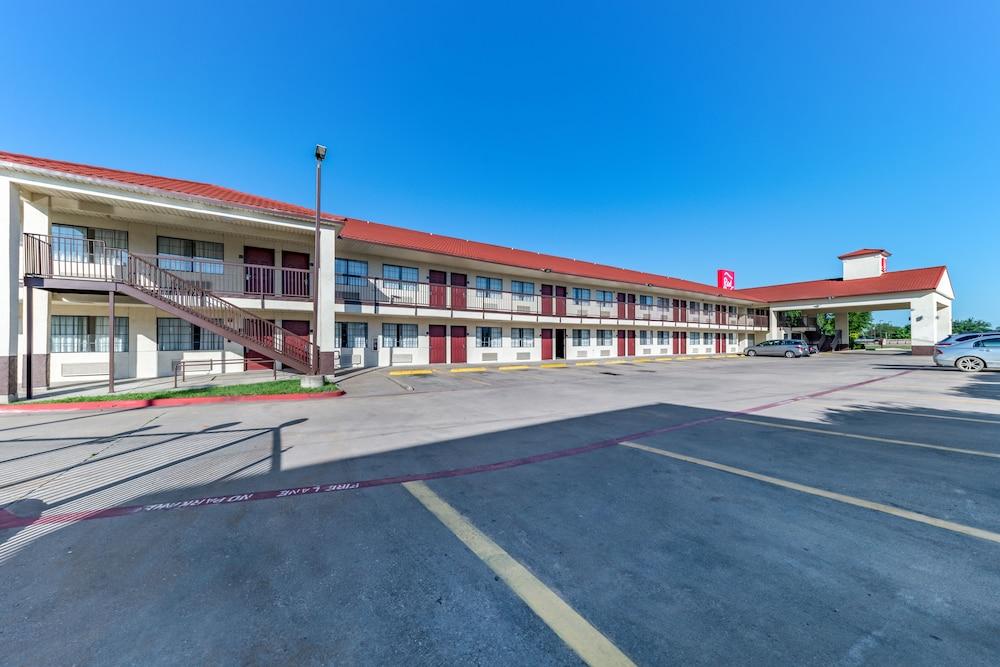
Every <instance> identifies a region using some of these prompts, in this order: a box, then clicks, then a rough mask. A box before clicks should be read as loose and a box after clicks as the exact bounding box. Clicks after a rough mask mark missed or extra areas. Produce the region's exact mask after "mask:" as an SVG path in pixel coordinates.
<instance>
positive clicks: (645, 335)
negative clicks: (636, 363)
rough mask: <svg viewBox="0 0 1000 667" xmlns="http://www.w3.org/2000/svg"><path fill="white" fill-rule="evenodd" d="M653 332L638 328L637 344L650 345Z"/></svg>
mask: <svg viewBox="0 0 1000 667" xmlns="http://www.w3.org/2000/svg"><path fill="white" fill-rule="evenodd" d="M652 344H653V332H652V331H646V330H644V329H639V345H652Z"/></svg>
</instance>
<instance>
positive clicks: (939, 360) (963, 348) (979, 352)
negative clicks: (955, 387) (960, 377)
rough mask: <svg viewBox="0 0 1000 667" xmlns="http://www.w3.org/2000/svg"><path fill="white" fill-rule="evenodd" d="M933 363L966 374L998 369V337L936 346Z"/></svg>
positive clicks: (999, 349) (999, 354) (990, 336)
mask: <svg viewBox="0 0 1000 667" xmlns="http://www.w3.org/2000/svg"><path fill="white" fill-rule="evenodd" d="M934 363H935V364H937V365H938V366H954V367H955V368H957V369H958V370H960V371H964V372H966V373H975V372H977V371H981V370H983V369H984V368H1000V335H998V334H992V335H987V336H982V337H979V338H974V339H973V340H967V341H965V342H963V343H953V344H951V345H939V346H936V347H935V348H934Z"/></svg>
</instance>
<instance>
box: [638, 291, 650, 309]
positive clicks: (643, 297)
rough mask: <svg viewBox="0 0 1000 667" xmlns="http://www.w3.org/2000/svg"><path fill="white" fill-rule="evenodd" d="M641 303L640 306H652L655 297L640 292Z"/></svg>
mask: <svg viewBox="0 0 1000 667" xmlns="http://www.w3.org/2000/svg"><path fill="white" fill-rule="evenodd" d="M639 305H640V306H647V307H648V306H652V305H653V297H651V296H649V295H648V294H640V295H639Z"/></svg>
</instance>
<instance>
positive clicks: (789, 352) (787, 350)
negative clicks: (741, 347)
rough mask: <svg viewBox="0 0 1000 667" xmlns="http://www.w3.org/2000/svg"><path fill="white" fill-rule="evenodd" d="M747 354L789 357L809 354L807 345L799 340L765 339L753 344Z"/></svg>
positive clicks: (751, 355)
mask: <svg viewBox="0 0 1000 667" xmlns="http://www.w3.org/2000/svg"><path fill="white" fill-rule="evenodd" d="M745 354H746V355H747V356H748V357H756V356H757V355H760V356H762V357H787V358H789V359H792V358H795V357H801V356H803V355H807V354H808V352H806V348H805V346H804V345H803V344H802V341H799V340H765V341H764V342H762V343H758V344H756V345H751V346H750V347H748V348H747V351H746V352H745Z"/></svg>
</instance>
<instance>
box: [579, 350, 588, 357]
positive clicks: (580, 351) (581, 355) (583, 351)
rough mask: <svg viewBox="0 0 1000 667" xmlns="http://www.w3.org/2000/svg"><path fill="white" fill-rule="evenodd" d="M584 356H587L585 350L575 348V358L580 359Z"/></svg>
mask: <svg viewBox="0 0 1000 667" xmlns="http://www.w3.org/2000/svg"><path fill="white" fill-rule="evenodd" d="M586 356H587V351H586V350H577V351H576V357H577V359H582V358H584V357H586Z"/></svg>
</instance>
